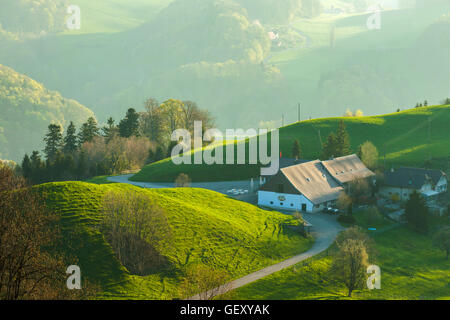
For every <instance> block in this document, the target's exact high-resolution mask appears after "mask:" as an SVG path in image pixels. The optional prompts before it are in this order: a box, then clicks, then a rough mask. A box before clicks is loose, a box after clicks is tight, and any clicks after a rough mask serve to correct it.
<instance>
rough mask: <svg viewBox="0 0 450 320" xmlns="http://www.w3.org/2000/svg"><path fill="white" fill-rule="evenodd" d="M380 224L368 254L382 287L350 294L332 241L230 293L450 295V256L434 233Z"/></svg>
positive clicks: (252, 296)
mask: <svg viewBox="0 0 450 320" xmlns="http://www.w3.org/2000/svg"><path fill="white" fill-rule="evenodd" d="M382 230H383V228H382V229H381V230H380V231H381V232H378V233H374V234H372V238H373V239H374V240H375V248H376V251H377V254H376V256H375V257H372V258H371V260H370V263H372V264H376V265H378V266H379V267H380V268H381V289H380V290H372V291H370V290H368V289H364V290H358V291H355V292H354V293H353V295H352V298H348V297H347V293H348V292H347V290H346V288H345V287H344V286H343V285H342V284H341V283H339V282H338V281H336V279H335V277H333V274H332V273H331V271H330V267H331V263H332V259H333V258H332V252H333V250H335V247H331V248H330V249H329V250H328V251H326V252H324V253H323V254H321V255H319V256H316V257H314V258H311V259H309V260H306V261H304V262H302V263H301V264H298V265H296V266H294V267H292V268H290V269H287V270H284V271H281V272H278V273H276V274H273V275H271V276H269V277H267V278H264V279H262V280H259V281H257V282H254V283H252V284H249V285H247V286H245V287H242V288H239V289H237V290H235V291H233V292H232V295H233V297H234V298H236V299H243V300H247V299H249V300H254V299H267V300H278V299H283V300H347V299H354V300H385V299H387V300H438V299H443V300H449V299H450V283H449V282H448V279H449V277H450V262H449V261H448V260H446V259H445V254H444V253H443V252H442V251H440V250H438V249H436V248H435V247H433V245H432V240H431V238H430V237H429V236H424V235H420V234H417V233H415V232H413V231H410V230H409V229H407V228H406V227H404V226H399V225H392V226H387V227H385V230H386V231H384V232H383V231H382Z"/></svg>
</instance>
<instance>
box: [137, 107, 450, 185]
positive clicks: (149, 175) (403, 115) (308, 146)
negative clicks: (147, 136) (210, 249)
mask: <svg viewBox="0 0 450 320" xmlns="http://www.w3.org/2000/svg"><path fill="white" fill-rule="evenodd" d="M341 120H343V121H344V122H345V124H346V126H347V129H348V132H349V134H350V137H351V145H352V148H353V151H354V152H357V150H358V146H359V145H361V144H362V143H364V142H365V141H371V142H372V143H374V144H375V146H376V147H377V148H378V150H379V154H380V163H381V164H383V163H384V159H385V160H386V166H391V165H393V166H399V165H410V166H423V165H424V163H425V161H426V160H428V159H429V158H430V157H431V158H432V160H433V161H432V163H434V164H435V166H437V167H439V168H440V169H446V168H447V167H449V163H448V162H449V159H450V127H449V125H448V124H449V123H450V106H434V107H422V108H417V109H412V110H406V111H402V112H398V113H393V114H388V115H381V116H371V117H358V118H356V117H355V118H324V119H315V120H310V121H302V122H300V123H295V124H292V125H289V126H286V127H284V128H281V129H280V150H281V152H282V154H283V156H284V157H291V152H292V146H293V142H294V140H296V139H297V140H299V142H300V145H301V149H302V158H305V159H317V158H320V157H321V154H322V150H321V145H322V143H321V140H322V142H324V141H325V139H326V137H327V136H328V135H329V134H330V133H331V132H332V131H335V130H336V128H337V126H338V122H339V121H341ZM241 143H242V142H241ZM180 173H186V174H188V175H189V176H190V177H191V179H192V180H193V181H220V180H230V181H232V180H242V179H247V178H251V177H257V176H258V175H259V168H258V166H256V165H223V166H222V165H213V166H208V165H179V166H176V165H174V164H173V162H172V160H171V159H166V160H162V161H160V162H157V163H153V164H150V165H147V166H146V167H144V168H143V169H142V170H141V171H140V172H139V173H138V174H136V175H135V176H134V177H133V178H132V180H134V181H150V182H157V181H159V182H173V181H174V180H175V179H176V177H177V176H178V175H179V174H180Z"/></svg>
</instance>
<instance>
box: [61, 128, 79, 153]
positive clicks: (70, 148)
mask: <svg viewBox="0 0 450 320" xmlns="http://www.w3.org/2000/svg"><path fill="white" fill-rule="evenodd" d="M77 149H78V146H77V136H76V128H75V125H74V124H73V122H72V121H70V124H69V126H68V127H67V132H66V136H65V137H64V148H63V151H64V153H65V154H74V153H75V152H76V151H77Z"/></svg>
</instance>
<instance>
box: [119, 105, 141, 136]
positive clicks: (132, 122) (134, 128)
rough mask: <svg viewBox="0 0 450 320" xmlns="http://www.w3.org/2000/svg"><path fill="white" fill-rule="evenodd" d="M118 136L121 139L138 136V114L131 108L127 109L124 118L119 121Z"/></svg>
mask: <svg viewBox="0 0 450 320" xmlns="http://www.w3.org/2000/svg"><path fill="white" fill-rule="evenodd" d="M119 134H120V136H121V137H123V138H130V137H132V136H135V137H137V136H139V114H138V113H137V112H136V110H134V109H133V108H130V109H128V111H127V114H126V116H125V118H124V119H123V120H121V121H120V123H119Z"/></svg>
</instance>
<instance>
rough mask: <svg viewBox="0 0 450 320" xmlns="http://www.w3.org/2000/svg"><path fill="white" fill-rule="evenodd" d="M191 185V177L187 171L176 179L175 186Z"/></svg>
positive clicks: (185, 186)
mask: <svg viewBox="0 0 450 320" xmlns="http://www.w3.org/2000/svg"><path fill="white" fill-rule="evenodd" d="M190 186H191V178H189V176H188V175H187V174H185V173H181V174H180V175H179V176H178V177H177V178H176V179H175V188H189V187H190Z"/></svg>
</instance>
